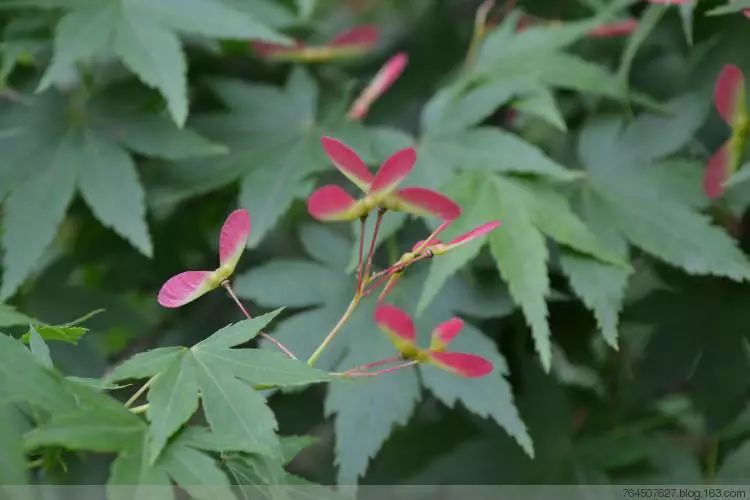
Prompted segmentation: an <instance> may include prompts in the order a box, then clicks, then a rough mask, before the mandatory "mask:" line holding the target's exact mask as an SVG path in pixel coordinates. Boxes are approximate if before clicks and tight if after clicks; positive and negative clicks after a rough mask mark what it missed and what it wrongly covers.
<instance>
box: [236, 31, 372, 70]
mask: <svg viewBox="0 0 750 500" xmlns="http://www.w3.org/2000/svg"><path fill="white" fill-rule="evenodd" d="M379 38H380V30H378V28H377V27H376V26H372V25H363V26H355V27H354V28H350V29H348V30H346V31H343V32H341V33H340V34H338V35H336V36H335V37H333V38H332V39H331V40H330V41H329V42H328V43H326V44H324V45H307V44H305V43H304V42H297V43H295V44H293V45H291V46H286V45H278V44H275V43H268V42H261V41H252V42H251V43H250V45H251V47H252V48H253V49H254V50H255V52H256V53H257V54H258V55H259V56H260V57H262V58H263V59H266V60H269V61H294V62H325V61H331V60H335V59H347V58H352V57H356V56H359V55H362V54H364V53H366V52H367V51H369V50H372V48H373V47H374V46H375V45H376V44H377V43H378V39H379Z"/></svg>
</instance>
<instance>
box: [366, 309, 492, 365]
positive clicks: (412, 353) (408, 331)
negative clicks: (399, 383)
mask: <svg viewBox="0 0 750 500" xmlns="http://www.w3.org/2000/svg"><path fill="white" fill-rule="evenodd" d="M375 323H376V324H377V325H378V328H380V330H381V331H383V333H385V334H386V335H387V336H388V338H389V339H391V341H392V342H393V344H394V346H395V347H396V349H397V350H398V351H399V352H400V353H401V355H402V356H404V357H405V358H409V359H415V360H419V361H422V362H426V363H430V364H432V365H434V366H437V367H438V368H441V369H443V370H447V371H449V372H451V373H455V374H456V375H461V376H463V377H469V378H479V377H484V376H485V375H489V374H490V373H491V372H492V369H493V366H492V363H490V362H489V361H488V360H487V359H485V358H483V357H482V356H478V355H476V354H468V353H464V352H452V351H447V350H446V348H447V347H448V345H449V344H450V343H451V341H452V340H453V339H454V338H455V337H456V335H458V333H459V332H460V331H461V329H462V328H463V326H464V322H463V320H461V319H460V318H451V319H449V320H448V321H444V322H442V323H440V324H439V325H438V326H437V327H436V328H435V329H434V330H433V331H432V341H431V342H430V347H429V349H420V348H419V347H418V346H417V343H416V342H417V334H416V330H415V329H414V322H413V321H412V319H411V318H410V317H409V315H408V314H406V313H405V312H404V311H402V310H401V309H399V308H398V307H396V306H393V305H390V304H382V305H380V306H378V308H377V309H376V310H375Z"/></svg>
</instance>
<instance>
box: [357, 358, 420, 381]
mask: <svg viewBox="0 0 750 500" xmlns="http://www.w3.org/2000/svg"><path fill="white" fill-rule="evenodd" d="M417 363H419V361H417V360H416V359H414V360H411V361H407V362H406V363H401V364H400V365H396V366H391V367H390V368H384V369H382V370H378V371H376V372H352V373H349V372H346V373H344V374H343V375H344V376H346V377H377V376H378V375H385V374H386V373H392V372H395V371H398V370H401V369H402V368H408V367H410V366H414V365H416V364H417Z"/></svg>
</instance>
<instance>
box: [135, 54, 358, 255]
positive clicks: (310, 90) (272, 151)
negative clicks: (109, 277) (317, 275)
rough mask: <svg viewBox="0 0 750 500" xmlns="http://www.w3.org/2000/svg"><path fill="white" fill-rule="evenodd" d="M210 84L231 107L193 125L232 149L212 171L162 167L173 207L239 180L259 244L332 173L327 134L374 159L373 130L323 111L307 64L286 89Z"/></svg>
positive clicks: (159, 198) (162, 184) (157, 185)
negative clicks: (321, 175) (317, 179)
mask: <svg viewBox="0 0 750 500" xmlns="http://www.w3.org/2000/svg"><path fill="white" fill-rule="evenodd" d="M211 87H212V89H213V90H214V92H215V94H216V95H217V97H218V98H219V100H220V101H221V102H222V103H223V104H224V105H225V106H226V108H227V111H222V112H216V113H211V114H206V115H201V116H198V117H197V118H196V120H195V122H194V123H195V126H196V128H197V129H198V130H200V131H202V132H203V133H204V134H205V135H206V136H207V137H210V138H212V139H214V140H216V141H217V142H220V143H222V144H226V145H227V146H228V147H229V149H230V153H229V154H228V155H226V156H224V157H222V158H219V159H218V160H217V161H216V162H214V164H213V165H212V167H211V168H210V169H206V168H205V165H204V164H203V163H198V162H181V163H172V164H167V165H164V166H163V168H161V169H159V172H157V173H156V174H155V178H154V179H153V182H151V184H153V187H152V189H151V193H150V194H151V196H150V198H151V203H152V204H154V205H157V206H158V205H169V204H174V203H176V202H179V201H181V200H183V199H185V198H187V197H190V196H195V195H197V194H201V193H205V192H208V191H211V190H214V189H217V188H219V187H221V186H224V185H226V184H229V183H232V182H235V181H237V180H239V181H240V195H239V205H240V206H242V207H245V208H247V209H248V210H249V211H250V213H251V214H252V216H253V232H252V234H251V236H250V241H249V242H248V245H249V246H251V247H253V246H256V245H258V243H259V242H260V241H261V239H262V238H263V237H264V236H265V235H266V234H267V233H268V231H269V230H270V229H271V228H272V227H273V226H274V225H275V224H276V222H277V221H278V220H279V218H280V217H281V216H282V215H283V214H284V213H285V212H286V211H287V210H288V208H289V207H290V205H291V204H292V202H293V201H294V200H297V199H300V198H304V197H306V196H307V195H308V194H310V192H311V191H312V189H313V187H314V182H313V178H312V175H313V174H315V173H318V172H321V171H326V170H330V171H333V166H331V164H330V162H329V160H328V159H327V158H326V157H325V155H324V153H323V148H322V147H321V145H320V139H321V137H323V136H325V135H334V136H336V137H338V138H341V139H342V140H345V141H347V142H348V143H349V144H350V145H351V146H352V147H354V148H356V149H357V150H358V151H360V152H361V153H362V155H363V158H364V159H365V160H366V161H368V162H369V161H371V159H372V155H371V154H370V153H369V151H370V145H369V141H370V139H369V135H368V133H367V132H366V131H365V129H364V127H363V126H362V125H360V124H357V123H352V122H347V121H346V120H345V109H344V108H342V107H341V106H334V107H333V111H331V112H330V113H329V114H328V115H326V116H322V115H323V113H322V111H321V109H320V107H319V96H318V94H319V89H318V86H317V84H316V82H315V81H314V80H313V79H312V77H311V76H310V74H309V73H307V72H306V71H305V70H303V69H302V68H295V69H294V70H293V71H292V73H291V75H290V77H289V79H288V80H287V82H286V84H285V86H284V87H282V88H279V87H275V86H271V85H260V84H253V83H248V82H244V81H240V80H229V79H223V80H215V81H213V82H212V85H211ZM339 108H341V109H339Z"/></svg>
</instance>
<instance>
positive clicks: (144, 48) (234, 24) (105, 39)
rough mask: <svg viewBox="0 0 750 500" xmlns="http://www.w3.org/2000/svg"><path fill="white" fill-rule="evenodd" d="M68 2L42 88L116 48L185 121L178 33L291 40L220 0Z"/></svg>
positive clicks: (184, 68)
mask: <svg viewBox="0 0 750 500" xmlns="http://www.w3.org/2000/svg"><path fill="white" fill-rule="evenodd" d="M31 5H35V3H34V2H31ZM36 5H37V6H39V7H58V6H59V5H49V4H47V3H46V2H37V3H36ZM62 6H63V7H65V8H66V13H65V15H64V16H63V17H62V18H61V19H60V22H59V23H58V24H57V27H56V29H55V43H54V46H55V51H54V56H53V59H52V63H51V64H50V66H49V68H48V69H47V71H46V73H45V75H44V76H43V77H42V81H41V83H40V85H39V88H40V90H44V89H46V88H47V87H49V86H50V85H51V84H52V83H54V82H57V81H59V80H61V79H62V78H63V77H64V75H65V74H66V72H67V71H68V70H69V68H70V67H71V66H73V65H74V64H75V63H77V62H79V61H88V60H91V59H92V58H94V57H97V56H102V55H109V54H112V53H113V54H114V55H115V56H116V57H117V58H118V59H120V60H121V61H122V62H123V63H124V64H125V65H126V66H127V67H128V68H129V69H130V70H131V71H133V72H134V73H135V74H136V75H137V76H138V78H139V79H140V80H141V81H142V82H143V83H144V84H146V85H148V86H149V87H153V88H155V89H157V90H158V91H159V92H160V93H161V94H162V95H163V96H164V98H165V99H166V101H167V107H168V109H169V112H170V114H171V115H172V117H173V119H174V121H175V122H176V123H177V124H178V125H180V126H182V124H184V122H185V119H186V118H187V114H188V97H187V76H186V75H187V62H186V60H185V54H184V52H183V50H182V44H181V42H180V39H179V37H178V33H186V34H196V35H201V36H208V37H213V38H231V39H241V40H244V39H248V38H257V39H263V40H269V41H274V42H280V43H286V41H287V39H286V38H285V37H283V36H281V35H279V34H278V33H276V32H274V31H273V30H271V29H270V28H267V27H266V26H264V25H263V24H261V23H259V22H257V21H256V20H255V19H254V17H253V16H252V15H250V14H249V13H248V12H247V11H243V10H241V9H236V8H234V7H233V6H231V5H230V4H227V3H224V2H222V1H220V0H164V1H160V2H151V1H149V0H105V1H100V2H70V3H64V4H63V5H62Z"/></svg>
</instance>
